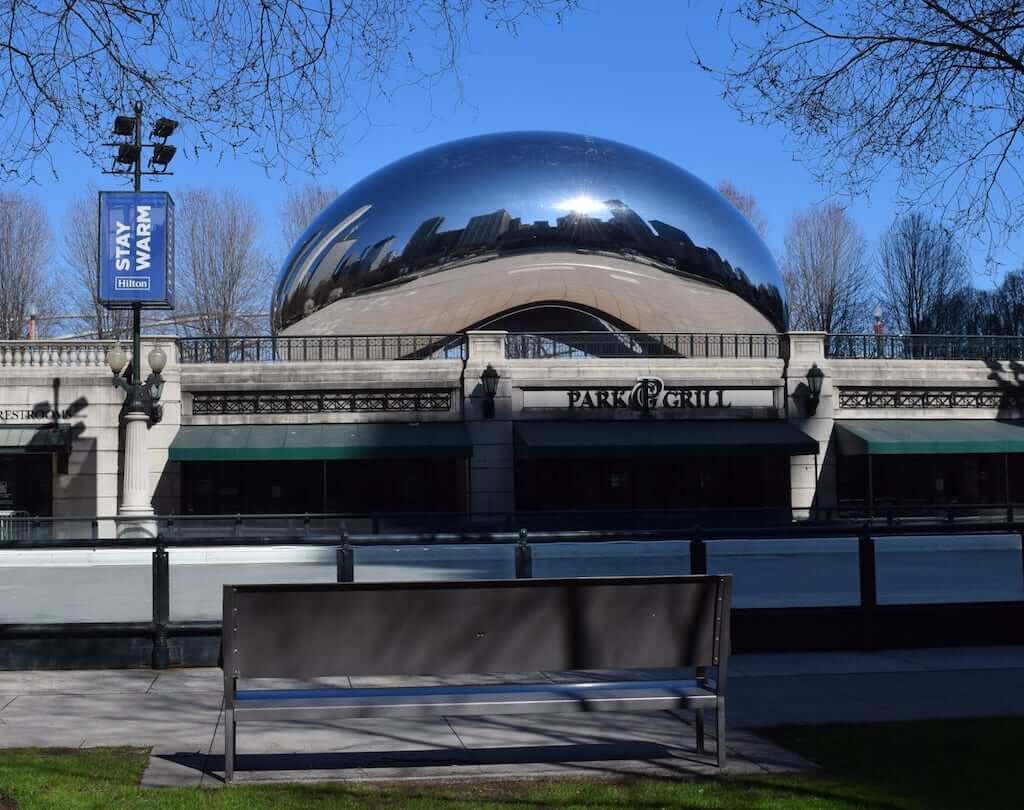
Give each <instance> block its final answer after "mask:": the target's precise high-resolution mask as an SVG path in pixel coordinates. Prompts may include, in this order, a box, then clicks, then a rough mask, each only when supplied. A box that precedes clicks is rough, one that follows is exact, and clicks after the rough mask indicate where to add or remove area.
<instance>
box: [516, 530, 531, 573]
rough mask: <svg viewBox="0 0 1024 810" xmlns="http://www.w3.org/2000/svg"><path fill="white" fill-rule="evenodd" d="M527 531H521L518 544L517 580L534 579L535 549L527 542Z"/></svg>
mask: <svg viewBox="0 0 1024 810" xmlns="http://www.w3.org/2000/svg"><path fill="white" fill-rule="evenodd" d="M527 537H528V534H527V531H526V529H520V530H519V540H518V542H517V543H516V579H532V578H533V549H532V548H531V546H530V544H529V543H528V542H527Z"/></svg>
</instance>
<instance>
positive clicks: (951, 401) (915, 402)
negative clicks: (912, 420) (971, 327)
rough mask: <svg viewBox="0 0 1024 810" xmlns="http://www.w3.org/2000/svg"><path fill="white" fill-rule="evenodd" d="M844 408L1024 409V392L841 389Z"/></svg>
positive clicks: (990, 389)
mask: <svg viewBox="0 0 1024 810" xmlns="http://www.w3.org/2000/svg"><path fill="white" fill-rule="evenodd" d="M839 407H840V408H989V409H991V408H1009V409H1014V410H1020V409H1024V392H1019V391H1004V390H1002V389H999V388H861V387H846V386H843V387H841V388H840V389H839Z"/></svg>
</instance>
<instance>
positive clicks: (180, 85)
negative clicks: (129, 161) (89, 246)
mask: <svg viewBox="0 0 1024 810" xmlns="http://www.w3.org/2000/svg"><path fill="white" fill-rule="evenodd" d="M575 3H576V0H456V1H455V2H450V0H418V1H416V0H349V2H345V3H335V2H332V0H310V2H306V3H294V2H291V0H261V2H259V3H248V2H243V0H224V2H218V3H211V2H195V1H194V0H152V2H148V3H135V2H130V1H129V0H66V2H59V3H58V2H53V1H52V0H42V1H41V2H36V3H23V2H16V0H0V63H2V64H3V73H2V74H0V75H2V80H0V180H2V179H4V178H5V177H10V176H12V175H15V176H31V175H32V173H33V172H35V171H36V170H37V168H38V166H37V164H38V163H39V159H40V158H43V159H44V160H43V165H46V163H47V162H48V161H47V160H46V159H47V158H49V155H50V150H51V147H52V146H53V145H54V144H55V143H56V142H58V140H65V141H66V142H68V143H71V144H73V145H74V146H75V148H77V149H79V150H80V151H81V153H82V154H84V155H86V156H89V157H93V156H95V155H99V154H107V153H108V152H107V150H101V149H99V146H100V144H101V142H102V141H103V140H106V139H107V138H106V136H105V133H106V132H109V126H110V118H111V115H112V113H114V112H116V111H123V110H127V111H130V109H131V103H132V102H133V101H135V100H136V99H143V100H145V101H146V103H147V104H148V105H149V109H151V110H154V111H155V112H158V113H159V114H161V115H166V116H170V117H171V118H175V119H178V120H180V121H182V122H184V123H185V124H186V125H187V126H186V127H185V133H184V135H183V137H185V139H186V142H185V145H186V146H188V147H192V148H194V149H196V150H206V149H215V150H218V151H227V152H230V153H238V152H243V153H247V154H250V155H252V156H253V157H254V158H255V159H256V160H257V161H259V162H261V163H263V164H264V165H267V166H273V167H275V169H279V168H281V167H283V166H287V165H301V166H303V167H305V168H311V167H315V166H317V165H319V164H320V163H321V162H322V161H324V160H325V159H329V158H331V157H333V156H334V155H336V154H337V151H338V149H339V146H340V143H341V139H342V137H343V135H344V132H345V130H346V128H347V127H348V126H349V125H350V124H352V123H353V122H355V121H357V120H358V119H359V118H360V117H364V118H365V117H366V113H367V110H368V107H369V105H370V104H371V103H372V102H373V101H374V100H375V99H378V98H382V97H383V98H387V97H388V96H389V95H390V94H392V93H394V92H396V91H398V90H400V89H403V88H408V87H418V88H422V89H423V90H425V91H426V92H430V91H431V90H433V89H434V88H435V87H436V86H437V85H438V83H439V82H441V81H442V80H444V79H446V78H449V79H450V78H452V77H454V79H455V81H456V84H457V82H458V65H459V58H460V53H461V50H462V48H463V47H464V45H465V44H466V42H467V41H468V39H469V32H470V29H471V28H472V27H473V25H475V24H478V23H483V24H491V25H495V26H497V27H499V28H503V29H505V30H507V31H509V32H510V33H511V34H515V33H516V32H517V30H518V29H519V26H520V24H521V23H522V22H523V21H524V20H525V19H526V18H539V19H542V20H552V19H553V20H556V21H560V20H561V19H562V17H563V16H564V15H565V14H566V13H567V12H569V11H571V10H572V8H573V7H574V6H575Z"/></svg>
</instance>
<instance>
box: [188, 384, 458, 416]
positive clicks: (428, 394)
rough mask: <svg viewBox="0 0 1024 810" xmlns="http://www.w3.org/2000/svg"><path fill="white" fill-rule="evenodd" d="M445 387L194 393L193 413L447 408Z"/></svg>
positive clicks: (449, 405)
mask: <svg viewBox="0 0 1024 810" xmlns="http://www.w3.org/2000/svg"><path fill="white" fill-rule="evenodd" d="M451 408H452V392H451V390H449V389H439V388H424V389H415V390H408V391H310V392H305V391H303V392H295V393H290V392H280V391H245V392H237V391H236V392H230V393H220V392H216V393H207V392H202V393H196V394H193V395H192V415H193V416H220V415H223V414H229V415H236V414H237V415H242V414H280V413H345V412H348V413H368V412H377V411H450V410H451Z"/></svg>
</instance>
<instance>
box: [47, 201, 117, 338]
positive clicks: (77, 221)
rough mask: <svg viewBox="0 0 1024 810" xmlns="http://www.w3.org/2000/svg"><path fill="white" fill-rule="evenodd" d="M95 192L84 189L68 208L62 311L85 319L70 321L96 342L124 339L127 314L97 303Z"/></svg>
mask: <svg viewBox="0 0 1024 810" xmlns="http://www.w3.org/2000/svg"><path fill="white" fill-rule="evenodd" d="M96 199H97V197H96V189H94V188H91V187H89V188H86V190H85V191H83V192H82V193H81V194H80V195H79V196H78V197H76V198H75V199H73V200H72V201H71V204H70V205H69V206H68V213H67V219H66V223H65V226H64V264H65V267H66V274H67V275H66V284H65V289H66V295H65V302H64V306H65V309H66V310H67V311H68V312H70V313H73V314H74V315H82V316H85V317H83V318H80V319H75V321H73V324H74V326H76V327H79V328H80V329H81V331H82V332H92V333H94V334H95V335H96V337H97V338H99V339H100V340H103V339H104V338H126V337H129V336H130V335H131V313H130V312H127V311H125V310H110V309H107V308H106V307H105V306H103V305H102V304H101V303H100V302H99V300H98V294H99V290H98V288H97V278H96V262H97V261H98V256H99V210H98V206H97V203H96Z"/></svg>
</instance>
